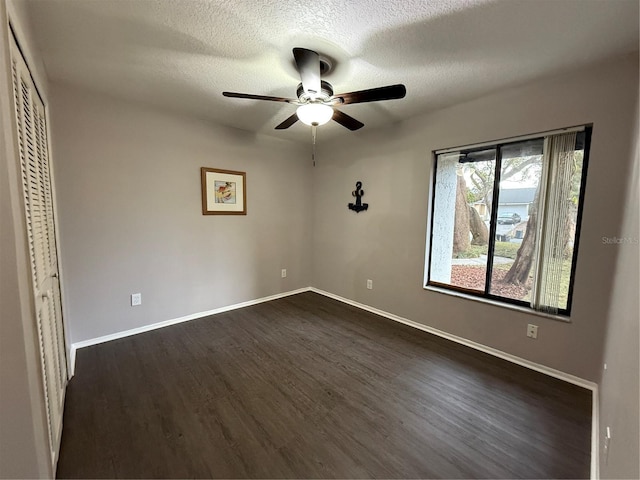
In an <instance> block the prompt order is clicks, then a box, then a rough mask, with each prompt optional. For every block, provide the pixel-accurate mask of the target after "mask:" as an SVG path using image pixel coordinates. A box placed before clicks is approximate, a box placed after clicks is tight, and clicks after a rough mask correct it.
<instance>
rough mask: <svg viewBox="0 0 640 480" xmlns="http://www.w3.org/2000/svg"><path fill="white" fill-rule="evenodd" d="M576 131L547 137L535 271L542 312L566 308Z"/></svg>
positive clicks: (536, 300) (536, 296) (535, 299)
mask: <svg viewBox="0 0 640 480" xmlns="http://www.w3.org/2000/svg"><path fill="white" fill-rule="evenodd" d="M575 147H576V133H575V132H573V133H566V134H559V135H551V136H549V137H547V142H546V148H545V153H544V164H545V167H546V168H547V175H548V177H547V178H548V180H547V182H546V189H545V191H544V196H543V209H542V210H543V211H542V215H540V217H539V220H538V221H539V223H540V225H541V230H540V233H541V236H540V237H539V238H540V239H541V240H540V246H539V248H540V252H539V256H538V265H537V270H536V277H537V282H535V284H536V288H535V292H533V295H532V301H531V306H532V307H533V308H534V309H536V310H539V311H543V312H547V313H552V314H556V313H558V309H559V308H566V300H567V299H566V298H565V297H564V296H563V298H561V297H560V293H561V292H560V287H561V283H562V267H563V264H564V253H565V252H564V249H565V245H566V241H567V239H568V238H569V233H570V232H569V229H570V209H569V202H570V198H571V178H572V175H573V173H574V169H575Z"/></svg>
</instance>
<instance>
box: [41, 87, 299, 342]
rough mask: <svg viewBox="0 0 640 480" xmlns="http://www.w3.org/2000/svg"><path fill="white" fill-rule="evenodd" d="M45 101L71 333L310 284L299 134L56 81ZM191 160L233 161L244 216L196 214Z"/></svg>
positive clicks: (228, 165) (121, 326)
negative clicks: (190, 114) (253, 128)
mask: <svg viewBox="0 0 640 480" xmlns="http://www.w3.org/2000/svg"><path fill="white" fill-rule="evenodd" d="M50 104H51V109H50V115H51V126H52V140H53V159H54V171H55V180H56V188H57V201H58V208H59V224H60V232H59V233H60V237H61V246H62V248H61V249H62V252H61V254H62V271H63V276H62V282H63V286H64V293H65V307H66V309H65V314H66V317H65V320H66V322H67V328H68V329H69V330H70V335H71V341H72V342H73V343H75V342H79V341H83V340H87V339H93V338H96V337H100V336H103V335H107V334H112V333H116V332H121V331H125V330H129V329H132V328H137V327H141V326H144V325H147V324H152V323H156V322H161V321H165V320H171V319H175V318H178V317H182V316H185V315H190V314H195V313H199V312H204V311H208V310H211V309H214V308H218V307H222V306H226V305H232V304H236V303H240V302H244V301H248V300H253V299H256V298H261V297H264V296H268V295H273V294H277V293H281V292H286V291H290V290H294V289H297V288H301V287H307V286H308V285H309V284H310V283H311V262H310V259H309V257H308V248H309V245H310V243H311V207H310V206H309V199H310V198H311V192H312V185H311V168H312V167H311V161H310V158H309V155H308V148H305V147H306V146H304V145H298V144H293V143H290V142H285V141H280V140H278V139H274V138H269V137H264V136H256V135H253V134H250V133H247V132H242V131H239V130H234V129H227V128H222V127H218V126H215V125H210V124H206V123H204V122H201V121H198V120H194V119H189V118H186V117H180V116H175V115H172V114H168V113H163V112H161V111H158V110H154V109H152V108H147V107H144V106H141V105H132V104H129V103H126V102H123V101H120V100H114V99H111V98H106V97H102V96H99V95H97V94H93V93H90V92H86V91H80V90H77V89H75V88H73V87H69V86H64V85H55V84H54V85H52V86H51V89H50ZM200 167H214V168H221V169H228V170H239V171H245V172H246V174H247V177H246V178H247V180H246V183H247V215H246V216H239V215H216V216H204V215H202V210H201V191H200ZM282 268H286V269H287V271H288V276H287V278H284V279H283V278H281V276H280V270H281V269H282ZM137 292H140V293H142V305H141V306H139V307H131V306H130V294H132V293H137Z"/></svg>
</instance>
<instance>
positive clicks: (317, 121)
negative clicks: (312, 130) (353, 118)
mask: <svg viewBox="0 0 640 480" xmlns="http://www.w3.org/2000/svg"><path fill="white" fill-rule="evenodd" d="M296 113H297V115H298V118H299V119H300V121H301V122H302V123H305V124H307V125H316V126H318V125H324V124H325V123H327V122H328V121H329V120H331V117H333V108H331V107H330V106H329V105H324V104H322V103H307V104H305V105H300V106H299V107H298V110H297V111H296Z"/></svg>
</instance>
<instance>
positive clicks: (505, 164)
mask: <svg viewBox="0 0 640 480" xmlns="http://www.w3.org/2000/svg"><path fill="white" fill-rule="evenodd" d="M590 138H591V127H590V126H587V127H579V128H572V129H566V130H563V131H561V132H552V133H548V134H540V135H532V136H527V137H521V138H518V139H511V140H505V141H501V142H496V143H492V144H482V145H476V146H469V147H461V148H453V149H447V150H441V151H437V152H435V169H434V171H435V175H434V183H433V190H432V192H433V197H432V202H431V205H432V210H431V222H430V225H429V229H428V232H429V233H428V239H427V242H428V252H429V255H428V259H427V265H426V266H425V271H426V275H425V277H426V286H427V287H439V288H444V289H447V290H452V291H459V292H463V293H467V294H470V295H474V296H478V297H482V298H487V299H491V300H497V301H500V302H504V303H508V304H515V305H520V306H525V307H529V308H531V309H534V310H538V311H542V312H545V313H550V314H560V315H565V316H568V315H569V314H570V312H571V297H572V291H573V280H574V276H575V263H576V258H577V252H578V240H579V230H580V228H579V226H580V219H581V212H582V205H583V200H584V185H585V180H586V167H587V160H588V158H587V157H588V152H589V142H590Z"/></svg>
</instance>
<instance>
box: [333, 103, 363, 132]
mask: <svg viewBox="0 0 640 480" xmlns="http://www.w3.org/2000/svg"><path fill="white" fill-rule="evenodd" d="M331 118H332V119H333V120H335V121H336V122H338V123H339V124H340V125H342V126H343V127H346V128H348V129H349V130H352V131H353V130H358V129H359V128H362V127H364V123H362V122H361V121H359V120H356V119H355V118H353V117H350V116H349V115H347V114H346V113H343V112H341V111H340V110H336V109H335V108H334V109H333V117H331Z"/></svg>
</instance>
